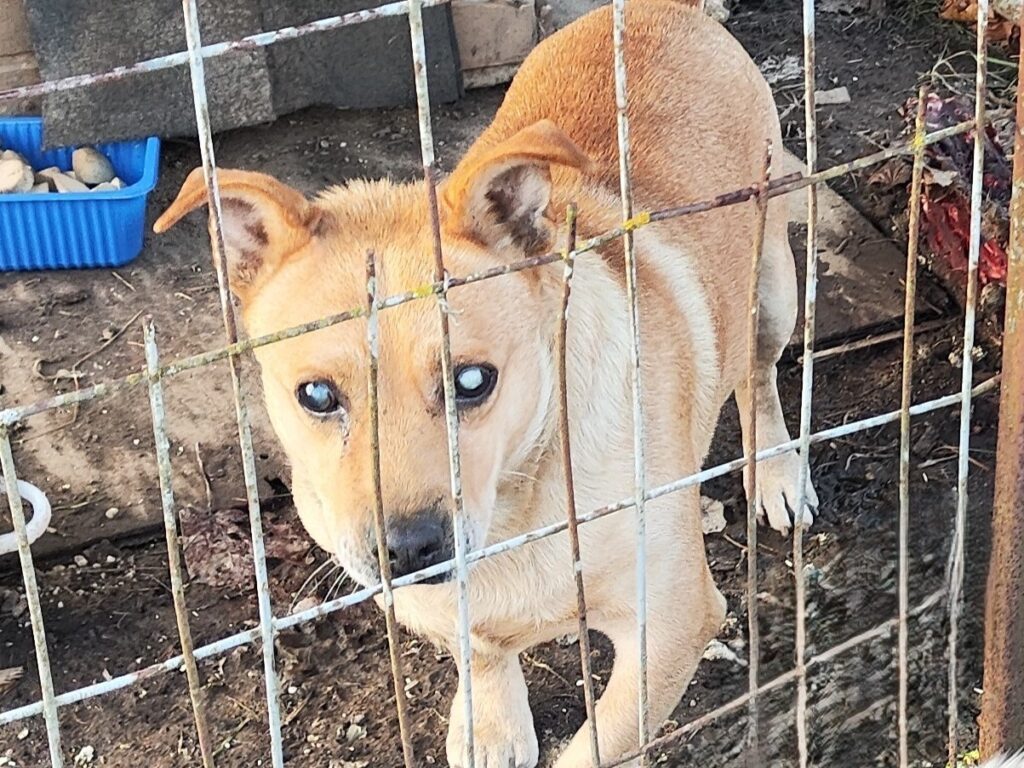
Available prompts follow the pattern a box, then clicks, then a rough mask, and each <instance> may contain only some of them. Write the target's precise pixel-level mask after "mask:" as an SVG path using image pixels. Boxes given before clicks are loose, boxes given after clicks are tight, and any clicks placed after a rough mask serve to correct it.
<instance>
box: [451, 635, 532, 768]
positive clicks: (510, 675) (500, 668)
mask: <svg viewBox="0 0 1024 768" xmlns="http://www.w3.org/2000/svg"><path fill="white" fill-rule="evenodd" d="M455 657H456V658H458V654H457V653H456V654H455ZM470 666H471V667H472V684H473V741H474V745H473V746H474V754H473V765H474V766H475V768H534V766H536V765H537V758H538V749H537V735H536V733H535V732H534V728H533V716H532V715H531V714H530V703H529V701H528V700H527V692H526V680H525V678H524V677H523V670H522V668H521V667H520V666H519V656H518V654H516V653H495V654H494V655H491V654H484V653H479V652H476V650H475V649H474V653H473V657H472V659H471V660H470ZM464 706H465V705H464V699H463V689H462V685H461V683H460V685H459V688H458V690H457V691H456V693H455V699H454V700H453V701H452V710H451V718H450V719H449V723H448V741H447V745H446V747H447V750H446V751H447V753H448V765H450V766H452V768H469V765H470V763H469V760H468V759H467V757H466V753H465V751H464V750H465V719H464Z"/></svg>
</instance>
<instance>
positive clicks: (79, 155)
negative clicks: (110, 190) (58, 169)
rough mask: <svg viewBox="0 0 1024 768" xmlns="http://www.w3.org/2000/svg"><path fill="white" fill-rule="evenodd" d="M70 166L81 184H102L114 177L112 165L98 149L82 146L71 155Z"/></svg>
mask: <svg viewBox="0 0 1024 768" xmlns="http://www.w3.org/2000/svg"><path fill="white" fill-rule="evenodd" d="M71 167H72V168H74V170H75V175H76V176H77V177H78V179H79V181H81V182H82V183H83V184H90V185H91V184H103V183H105V182H108V181H112V180H113V179H114V166H112V165H111V164H110V161H109V160H108V159H107V156H106V155H104V154H103V153H102V152H100V151H99V150H98V149H93V148H92V147H82V148H80V149H76V150H75V151H74V153H73V154H72V155H71Z"/></svg>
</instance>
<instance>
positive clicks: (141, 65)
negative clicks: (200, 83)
mask: <svg viewBox="0 0 1024 768" xmlns="http://www.w3.org/2000/svg"><path fill="white" fill-rule="evenodd" d="M449 2H450V0H422V3H421V4H422V6H423V7H424V8H431V7H434V6H441V5H448V4H449ZM484 3H487V4H493V3H494V0H459V4H460V5H477V4H484ZM507 4H508V5H511V6H513V7H517V3H515V2H514V1H512V0H510V1H509V2H508V3H507ZM408 12H409V3H408V2H407V0H401V1H400V2H395V3H386V4H384V5H380V6H377V7H376V8H366V9H363V10H359V11H353V12H351V13H345V14H342V15H340V16H330V17H328V18H324V19H317V20H315V21H311V22H309V23H308V24H300V25H298V26H293V27H282V28H280V29H274V30H270V31H268V32H260V33H257V34H254V35H247V36H246V37H242V38H240V39H238V40H230V41H226V42H219V43H212V44H210V45H203V46H200V47H199V49H198V54H199V56H200V57H201V58H203V59H213V58H216V57H218V56H223V55H225V54H227V53H233V52H236V51H252V50H257V49H259V48H265V47H267V46H269V45H273V44H274V43H282V42H285V41H287V40H295V39H297V38H300V37H305V36H306V35H310V34H313V33H316V32H330V31H331V30H335V29H342V28H343V27H351V26H355V25H357V24H365V23H366V22H368V21H375V20H377V19H385V18H390V17H394V16H404V15H406V14H407V13H408ZM190 55H191V52H190V51H187V50H186V51H177V52H175V53H169V54H166V55H164V56H155V57H153V58H151V59H145V60H143V61H137V62H135V63H133V64H130V65H126V66H121V67H114V68H113V69H109V70H107V71H105V72H93V73H88V74H81V75H70V76H68V77H62V78H58V79H56V80H47V81H45V82H42V83H35V84H33V85H22V86H19V87H17V88H8V89H6V90H3V91H0V104H2V103H3V102H5V101H13V100H14V99H31V98H38V97H40V96H47V95H49V94H52V93H61V92H62V91H70V90H73V89H75V88H84V87H86V86H89V85H99V84H101V83H109V82H113V81H116V80H123V79H125V78H126V77H129V76H131V75H138V74H143V73H146V72H159V71H160V70H164V69H172V68H174V67H180V66H183V65H185V64H188V63H189V61H190Z"/></svg>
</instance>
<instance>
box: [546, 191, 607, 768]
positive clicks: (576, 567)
mask: <svg viewBox="0 0 1024 768" xmlns="http://www.w3.org/2000/svg"><path fill="white" fill-rule="evenodd" d="M577 213H578V211H577V208H576V204H575V203H572V204H570V205H569V210H568V211H567V212H566V217H565V218H566V228H567V230H568V235H567V240H566V244H565V269H564V270H563V272H562V311H561V313H560V314H559V316H558V334H557V339H556V342H555V345H556V347H557V352H556V358H557V362H558V371H557V375H558V399H559V404H558V407H559V414H558V418H559V424H558V429H559V443H560V444H561V448H562V471H563V472H564V473H565V500H566V511H567V513H568V521H567V522H568V531H569V550H570V552H571V554H572V570H573V574H574V576H575V578H576V612H577V615H578V619H579V633H580V639H579V646H580V668H581V671H582V674H583V701H584V704H585V705H586V710H587V724H588V726H589V729H590V759H591V762H592V763H593V765H594V766H595V768H596V766H599V765H600V764H601V748H600V745H599V743H598V738H597V709H596V706H595V705H596V698H595V696H594V671H593V668H592V665H591V661H590V632H589V628H588V625H587V598H586V596H585V594H584V591H583V560H582V558H581V557H580V533H579V523H578V522H577V520H576V515H577V512H576V486H575V484H574V483H573V477H572V444H571V440H570V436H569V384H568V370H567V369H568V362H567V359H566V355H567V345H566V337H567V336H568V331H569V298H570V295H571V293H572V276H573V269H574V268H575V266H576V256H575V253H576V217H577Z"/></svg>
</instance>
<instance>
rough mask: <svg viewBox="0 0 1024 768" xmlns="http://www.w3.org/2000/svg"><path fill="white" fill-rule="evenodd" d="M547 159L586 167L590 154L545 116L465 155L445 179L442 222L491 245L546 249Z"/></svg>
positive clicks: (548, 236) (548, 235)
mask: <svg viewBox="0 0 1024 768" xmlns="http://www.w3.org/2000/svg"><path fill="white" fill-rule="evenodd" d="M552 165H562V166H568V167H571V168H577V169H579V170H585V169H587V168H588V167H589V165H590V160H589V159H588V158H587V156H586V155H585V154H583V152H581V151H580V149H579V148H578V147H577V146H576V145H575V144H573V142H572V140H571V139H570V138H569V137H568V136H566V135H565V134H564V133H563V132H562V131H561V129H560V128H559V127H558V126H556V125H555V124H554V123H552V122H551V121H550V120H541V121H539V122H537V123H534V124H533V125H531V126H528V127H526V128H524V129H522V130H521V131H519V133H517V134H515V135H514V136H512V137H511V138H509V139H506V140H505V141H503V142H501V143H500V144H498V145H496V146H494V147H491V148H489V149H488V150H487V151H486V152H484V153H483V154H482V155H480V156H478V157H471V158H469V162H468V163H467V162H464V163H461V164H460V165H459V167H458V168H456V169H455V172H454V173H453V174H452V175H451V177H450V178H449V179H448V180H447V182H446V183H445V185H444V189H443V200H444V204H445V214H446V215H445V226H446V227H448V228H450V229H453V230H455V231H457V232H459V233H461V234H465V235H468V236H470V237H471V238H473V239H475V240H477V241H479V242H481V243H483V244H484V245H487V246H490V247H504V246H506V245H509V244H511V245H513V246H515V247H516V248H519V249H520V250H521V251H523V252H524V253H526V254H535V253H539V252H541V251H543V250H545V249H546V248H548V247H549V246H550V240H551V235H552V221H551V218H550V217H549V216H548V205H549V203H550V202H551V166H552Z"/></svg>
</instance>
